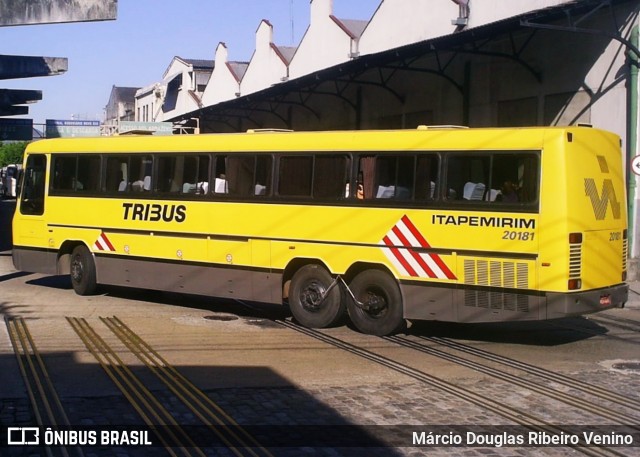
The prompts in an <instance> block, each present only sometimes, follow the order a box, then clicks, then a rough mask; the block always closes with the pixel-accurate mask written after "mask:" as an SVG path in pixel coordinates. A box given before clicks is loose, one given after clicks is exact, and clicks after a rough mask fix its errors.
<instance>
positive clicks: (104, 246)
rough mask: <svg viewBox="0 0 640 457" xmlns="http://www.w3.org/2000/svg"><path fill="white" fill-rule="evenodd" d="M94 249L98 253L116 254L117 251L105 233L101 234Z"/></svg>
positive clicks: (94, 244)
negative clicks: (108, 252)
mask: <svg viewBox="0 0 640 457" xmlns="http://www.w3.org/2000/svg"><path fill="white" fill-rule="evenodd" d="M93 249H95V250H97V251H111V252H115V250H116V248H114V247H113V244H111V241H109V238H107V235H106V234H105V233H104V232H102V233H100V236H99V237H98V239H97V240H96V242H95V243H93Z"/></svg>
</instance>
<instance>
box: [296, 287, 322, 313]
mask: <svg viewBox="0 0 640 457" xmlns="http://www.w3.org/2000/svg"><path fill="white" fill-rule="evenodd" d="M326 290H327V289H326V287H324V286H323V285H322V284H320V283H318V282H316V281H313V282H310V283H308V284H307V285H306V286H305V287H304V288H303V289H302V290H301V291H300V303H301V304H302V307H303V308H304V309H305V310H307V311H311V312H316V311H318V310H320V308H321V307H322V302H323V300H322V298H323V295H324V294H325V292H326Z"/></svg>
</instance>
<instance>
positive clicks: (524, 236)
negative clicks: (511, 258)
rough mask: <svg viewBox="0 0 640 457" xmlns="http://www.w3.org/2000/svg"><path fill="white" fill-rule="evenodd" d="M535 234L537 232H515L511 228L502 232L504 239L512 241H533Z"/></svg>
mask: <svg viewBox="0 0 640 457" xmlns="http://www.w3.org/2000/svg"><path fill="white" fill-rule="evenodd" d="M535 236H536V234H535V232H514V231H511V230H505V231H504V233H503V234H502V239H503V240H510V241H533V238H534V237H535Z"/></svg>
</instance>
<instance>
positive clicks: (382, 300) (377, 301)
mask: <svg viewBox="0 0 640 457" xmlns="http://www.w3.org/2000/svg"><path fill="white" fill-rule="evenodd" d="M349 288H350V289H351V292H352V293H353V296H354V297H355V298H356V300H358V302H359V303H355V302H354V301H353V300H352V299H349V304H348V310H349V317H350V318H351V322H353V325H355V326H356V328H357V329H358V330H360V331H361V332H362V333H367V334H370V335H378V336H383V335H389V334H392V333H395V332H398V331H400V329H401V328H402V327H403V326H404V323H405V322H404V316H403V310H402V294H401V293H400V289H399V288H398V284H397V283H396V281H395V280H394V279H393V278H392V277H391V276H389V275H388V274H387V273H385V272H383V271H381V270H365V271H363V272H362V273H359V274H358V275H357V276H356V277H355V278H354V279H353V281H351V284H349Z"/></svg>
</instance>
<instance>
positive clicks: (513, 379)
mask: <svg viewBox="0 0 640 457" xmlns="http://www.w3.org/2000/svg"><path fill="white" fill-rule="evenodd" d="M422 338H423V339H424V340H428V341H431V342H434V343H436V344H439V345H441V346H445V347H448V348H451V349H455V350H457V351H460V352H463V353H465V354H470V355H473V356H476V357H479V358H481V359H484V360H489V361H491V362H495V363H498V364H501V365H504V366H506V367H509V368H517V369H518V370H520V371H523V372H525V373H527V374H530V375H535V376H537V377H539V378H542V379H544V380H546V381H551V382H553V383H556V384H558V385H563V386H566V387H569V388H571V389H575V390H579V391H580V392H582V393H585V394H588V395H591V396H593V397H597V398H598V399H600V400H605V401H609V402H612V403H615V404H617V405H619V406H624V407H625V408H629V409H634V408H635V410H636V411H637V410H638V409H640V401H637V400H635V399H633V398H629V397H625V396H623V395H619V394H617V393H616V392H612V391H609V390H606V389H603V388H599V387H597V386H594V387H591V386H585V385H584V383H583V382H581V381H579V380H577V379H573V378H570V377H568V376H564V375H561V374H559V373H554V372H551V371H549V370H544V369H541V368H538V367H535V366H533V365H529V364H526V363H523V362H519V361H517V360H514V359H510V358H508V357H501V356H498V355H496V354H492V353H490V352H487V351H483V350H480V349H476V348H473V347H471V346H467V345H463V344H460V343H456V342H449V341H447V340H444V339H442V338H429V337H422ZM385 339H386V340H388V341H391V342H393V343H395V344H398V345H400V346H404V347H407V348H411V349H415V350H417V351H420V352H422V353H425V354H428V355H431V356H434V357H438V358H440V359H443V360H447V361H449V362H452V363H455V364H457V365H461V366H464V367H467V368H470V369H472V370H475V371H477V372H480V373H483V374H485V375H489V376H492V377H494V378H497V379H500V380H502V381H505V382H509V383H510V384H513V385H516V386H519V387H522V388H525V389H528V390H530V391H533V392H536V393H538V394H541V395H544V396H545V397H546V398H551V399H554V400H556V401H560V402H562V403H564V404H566V405H569V406H572V407H574V408H578V409H580V410H582V411H585V412H589V413H591V414H594V415H598V416H600V417H603V418H606V419H609V420H611V421H613V422H620V423H623V424H635V423H640V418H638V416H636V415H631V414H626V413H623V412H621V411H620V410H615V409H612V408H607V407H604V406H602V405H599V404H597V403H595V402H593V401H588V400H585V399H583V398H580V397H577V396H575V395H570V394H567V393H565V392H563V391H561V390H558V389H555V388H551V387H549V386H548V385H545V384H543V383H540V382H538V380H532V379H526V378H523V377H522V376H517V375H514V374H512V373H510V372H509V371H506V370H499V369H496V368H493V367H491V366H488V365H484V364H481V363H478V362H475V361H473V360H469V359H466V358H463V357H460V356H457V355H455V354H451V353H448V352H445V351H442V350H440V349H437V348H434V347H431V346H428V345H426V344H422V343H420V342H416V341H412V340H410V339H408V338H405V337H399V336H392V337H386V338H385ZM629 428H630V429H633V430H636V431H640V425H636V426H634V425H631V426H629Z"/></svg>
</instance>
